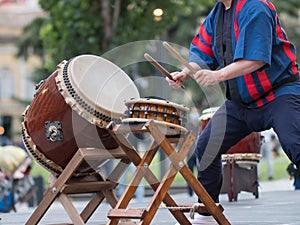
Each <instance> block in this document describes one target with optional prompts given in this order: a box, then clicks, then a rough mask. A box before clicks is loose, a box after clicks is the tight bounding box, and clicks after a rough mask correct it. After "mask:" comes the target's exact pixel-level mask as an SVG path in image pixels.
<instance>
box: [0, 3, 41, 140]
mask: <svg viewBox="0 0 300 225" xmlns="http://www.w3.org/2000/svg"><path fill="white" fill-rule="evenodd" d="M38 16H43V12H42V10H41V9H40V7H39V5H38V1H37V0H0V137H1V139H0V141H1V142H6V139H7V138H8V139H9V140H11V141H13V142H19V141H20V132H21V121H22V117H21V115H22V113H23V112H24V110H25V108H26V101H30V100H31V99H32V97H33V94H34V85H35V84H34V83H33V82H32V81H31V80H30V75H31V72H32V70H33V68H34V67H36V66H37V65H38V64H39V63H40V62H39V60H38V59H37V58H34V57H31V58H29V59H28V60H27V61H25V60H24V59H22V58H17V57H16V52H17V49H16V41H17V40H18V38H19V37H20V36H21V35H22V28H23V27H24V26H25V25H27V24H28V23H30V22H31V21H32V19H34V18H36V17H38ZM0 144H1V145H2V144H5V143H0Z"/></svg>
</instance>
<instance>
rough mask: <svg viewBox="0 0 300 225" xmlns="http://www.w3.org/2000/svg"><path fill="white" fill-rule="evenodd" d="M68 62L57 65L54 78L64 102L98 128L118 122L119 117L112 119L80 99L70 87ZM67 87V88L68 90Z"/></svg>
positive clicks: (104, 112) (103, 111)
mask: <svg viewBox="0 0 300 225" xmlns="http://www.w3.org/2000/svg"><path fill="white" fill-rule="evenodd" d="M71 60H72V59H70V60H69V61H66V60H64V61H62V62H61V63H60V64H59V65H58V74H57V76H56V78H55V80H56V85H57V87H58V90H59V92H60V94H61V95H62V96H63V98H64V100H65V102H66V103H67V104H68V105H69V106H70V107H71V108H72V110H74V111H75V112H76V113H77V114H78V115H79V116H81V117H83V118H85V119H86V120H87V121H88V122H90V123H92V124H96V125H98V126H99V127H105V126H107V125H108V124H109V123H110V122H111V121H116V122H120V119H119V118H120V116H121V114H120V115H118V116H115V115H114V116H115V117H113V116H112V114H111V113H109V112H107V111H106V110H104V109H102V108H100V107H98V106H97V105H95V104H94V105H92V104H90V102H88V101H86V99H82V96H81V95H79V94H78V92H77V91H76V90H74V89H73V87H71V86H72V85H71V84H70V82H71V81H70V79H69V75H68V72H67V70H68V65H69V63H70V62H71ZM68 87H69V88H68Z"/></svg>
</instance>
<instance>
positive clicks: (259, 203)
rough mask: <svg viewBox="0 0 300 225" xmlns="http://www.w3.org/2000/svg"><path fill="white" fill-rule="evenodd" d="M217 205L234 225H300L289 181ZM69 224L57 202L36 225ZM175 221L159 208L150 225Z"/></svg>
mask: <svg viewBox="0 0 300 225" xmlns="http://www.w3.org/2000/svg"><path fill="white" fill-rule="evenodd" d="M173 197H174V199H175V200H176V201H177V202H178V203H194V202H195V201H196V197H188V195H187V194H186V193H181V194H175V195H173ZM149 200H150V198H145V199H144V201H143V202H142V203H137V202H134V200H132V202H131V203H130V205H131V206H130V207H132V208H139V207H141V208H145V207H147V205H148V202H149ZM221 204H222V205H223V207H224V208H225V211H224V214H225V215H226V217H227V218H228V220H229V221H230V222H231V223H232V224H234V225H235V224H236V225H252V224H253V225H269V224H270V225H276V224H278V225H296V224H297V225H300V191H294V190H293V186H292V183H291V181H289V180H280V181H273V182H263V183H261V184H260V189H259V198H258V199H255V197H254V196H253V195H252V194H251V193H248V192H242V193H240V194H239V195H238V201H237V202H229V201H228V198H227V195H221ZM84 205H85V202H84V201H79V200H77V201H76V202H75V206H76V208H77V209H78V210H80V209H82V208H83V207H84ZM109 209H110V207H109V205H108V204H107V203H102V204H101V205H100V207H99V208H98V209H97V211H96V212H95V213H94V215H93V216H92V218H91V219H90V220H89V222H88V223H87V224H88V225H100V224H105V223H106V221H107V217H106V215H107V212H108V210H109ZM33 210H34V209H33V208H28V207H27V206H25V205H20V206H18V212H17V213H6V214H0V217H1V221H0V225H24V224H25V223H26V221H27V219H28V218H29V217H30V215H31V214H32V212H33ZM65 222H70V219H69V218H68V216H67V215H66V213H65V212H64V209H63V208H62V206H61V205H60V203H59V202H55V203H54V204H53V205H52V206H51V207H50V209H49V210H48V212H47V213H46V215H45V216H44V217H43V219H42V221H41V222H40V223H39V224H57V223H65ZM175 223H176V221H175V219H174V218H173V216H172V215H171V214H170V213H169V211H168V210H167V209H165V208H164V206H163V205H162V206H161V208H160V209H159V210H158V212H157V213H156V214H155V217H154V219H153V221H152V223H151V224H153V225H173V224H175Z"/></svg>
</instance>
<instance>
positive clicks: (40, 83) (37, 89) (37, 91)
mask: <svg viewBox="0 0 300 225" xmlns="http://www.w3.org/2000/svg"><path fill="white" fill-rule="evenodd" d="M44 83H45V80H41V81H40V82H39V83H37V84H36V85H35V90H36V92H35V94H34V95H33V96H34V97H35V96H36V95H37V94H38V93H39V91H40V88H41V87H42V86H43V84H44Z"/></svg>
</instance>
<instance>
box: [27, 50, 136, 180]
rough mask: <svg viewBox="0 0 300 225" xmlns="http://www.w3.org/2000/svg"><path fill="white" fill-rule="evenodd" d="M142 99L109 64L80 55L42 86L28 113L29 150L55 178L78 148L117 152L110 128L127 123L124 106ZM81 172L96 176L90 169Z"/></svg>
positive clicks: (54, 73) (128, 79) (127, 79)
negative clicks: (131, 99) (111, 124)
mask: <svg viewBox="0 0 300 225" xmlns="http://www.w3.org/2000/svg"><path fill="white" fill-rule="evenodd" d="M136 97H139V92H138V90H137V88H136V86H135V85H134V83H133V82H132V80H131V79H130V78H129V77H128V76H127V74H126V73H125V72H123V71H122V70H121V69H120V68H119V67H117V66H116V65H114V64H113V63H111V62H109V61H107V60H106V59H103V58H101V57H98V56H94V55H80V56H77V57H75V58H73V59H71V60H69V61H63V62H62V63H61V64H59V65H58V69H57V70H56V71H55V72H53V74H51V75H50V76H49V78H48V79H47V80H46V81H44V82H43V83H41V84H40V86H39V88H38V90H37V93H36V95H35V97H34V99H33V101H32V103H31V104H30V106H29V107H28V108H27V109H26V111H25V113H24V122H23V141H24V144H25V146H26V149H27V151H28V152H29V153H30V154H31V155H32V156H33V158H35V159H36V160H37V161H38V162H39V163H40V164H41V165H42V166H43V167H45V168H46V169H47V170H49V171H50V172H52V173H54V174H60V173H61V172H62V171H63V168H64V167H65V166H66V165H67V164H68V162H69V161H70V159H71V158H72V157H73V156H74V154H75V153H76V151H77V150H78V148H100V149H107V150H110V149H116V148H117V147H118V144H117V142H116V141H115V140H114V139H113V138H112V137H111V136H110V134H109V133H108V131H107V130H106V129H105V127H106V125H108V123H109V122H110V121H112V120H115V121H119V120H121V119H120V118H121V117H122V116H123V113H124V111H125V110H126V107H125V106H124V101H125V100H127V99H130V98H136ZM77 172H78V173H77ZM77 172H76V173H77V175H83V174H87V173H90V172H94V170H92V168H91V167H90V166H89V165H88V164H87V163H86V164H82V165H81V166H80V167H79V168H78V171H77Z"/></svg>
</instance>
